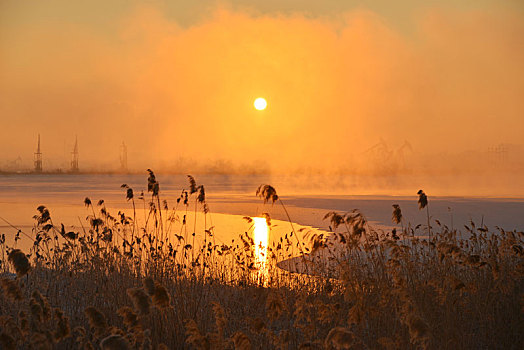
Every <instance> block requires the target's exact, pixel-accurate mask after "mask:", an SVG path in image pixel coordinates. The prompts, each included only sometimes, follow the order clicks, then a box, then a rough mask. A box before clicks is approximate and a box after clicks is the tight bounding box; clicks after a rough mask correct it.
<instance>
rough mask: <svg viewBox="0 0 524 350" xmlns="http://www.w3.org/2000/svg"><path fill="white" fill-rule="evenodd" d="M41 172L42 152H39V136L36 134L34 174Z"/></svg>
mask: <svg viewBox="0 0 524 350" xmlns="http://www.w3.org/2000/svg"><path fill="white" fill-rule="evenodd" d="M41 172H42V152H41V151H40V134H38V145H37V147H36V152H35V173H41Z"/></svg>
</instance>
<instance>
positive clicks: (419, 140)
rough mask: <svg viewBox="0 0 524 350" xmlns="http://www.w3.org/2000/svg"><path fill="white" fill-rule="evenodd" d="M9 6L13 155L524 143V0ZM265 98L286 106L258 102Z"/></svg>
mask: <svg viewBox="0 0 524 350" xmlns="http://www.w3.org/2000/svg"><path fill="white" fill-rule="evenodd" d="M392 3H393V2H391V1H334V0H330V1H298V0H296V1H249V2H248V1H238V0H237V1H224V2H214V1H195V2H189V1H147V2H140V3H139V2H133V1H124V0H118V1H117V0H114V1H98V0H96V1H78V2H76V1H66V0H60V1H56V0H53V1H41V2H29V1H10V0H9V1H8V0H0V120H1V128H0V159H2V160H6V159H7V160H8V159H13V158H16V157H17V156H18V155H20V156H21V158H22V159H24V160H26V161H30V160H31V159H32V152H33V151H34V147H35V142H36V135H37V134H38V133H40V134H41V135H42V147H43V150H44V154H45V156H46V157H47V158H46V159H47V161H48V162H49V164H52V165H53V166H56V167H58V166H62V164H64V162H67V161H68V159H69V152H70V150H71V148H72V144H73V142H74V138H75V135H77V136H78V139H79V145H80V152H81V161H82V162H83V164H91V165H92V166H95V165H97V164H98V166H99V165H100V164H112V163H113V162H118V147H119V145H120V144H121V142H122V141H125V142H126V144H127V145H128V147H129V156H130V164H132V165H133V166H136V167H153V166H166V167H169V165H170V164H173V162H174V161H175V160H176V159H177V158H179V157H185V158H189V159H195V160H198V161H207V160H209V159H217V158H219V159H224V160H230V161H232V162H248V161H250V160H262V159H265V160H266V161H267V162H268V163H271V164H274V165H275V167H286V166H289V165H291V166H303V165H311V164H314V165H315V166H322V167H332V166H336V165H337V164H340V163H341V162H346V161H348V162H349V161H352V160H355V159H358V158H362V154H363V152H364V151H365V150H366V149H368V148H369V147H371V146H373V145H374V144H376V143H377V142H379V140H384V141H385V142H386V143H387V144H389V145H391V146H392V147H398V146H400V145H401V144H402V143H403V142H404V140H408V141H409V142H410V143H411V145H412V146H413V148H414V149H415V150H417V152H422V153H428V154H434V153H439V152H440V153H442V152H462V151H465V150H475V151H479V150H480V151H482V150H485V149H487V148H488V147H490V146H492V145H497V144H499V143H508V144H516V145H522V144H523V143H524V142H523V141H522V137H523V135H524V98H523V96H524V63H523V62H524V41H523V40H522V38H524V11H523V7H522V5H520V2H518V1H506V2H495V1H465V2H461V5H460V6H457V5H454V3H455V2H454V1H444V2H442V1H438V2H437V1H429V2H424V6H421V5H418V3H419V2H415V1H398V2H395V6H392V5H391V4H392ZM259 96H262V97H265V98H266V99H267V101H268V108H267V109H266V110H265V111H256V110H255V109H254V108H253V101H254V99H255V98H256V97H259Z"/></svg>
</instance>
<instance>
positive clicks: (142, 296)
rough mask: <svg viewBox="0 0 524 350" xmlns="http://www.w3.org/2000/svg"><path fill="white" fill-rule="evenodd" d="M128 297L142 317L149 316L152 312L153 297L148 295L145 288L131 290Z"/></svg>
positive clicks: (128, 291)
mask: <svg viewBox="0 0 524 350" xmlns="http://www.w3.org/2000/svg"><path fill="white" fill-rule="evenodd" d="M127 295H128V296H129V298H130V299H131V301H132V302H133V306H134V308H135V311H137V312H138V313H139V314H140V315H149V312H150V311H151V297H150V296H149V295H147V293H146V292H145V291H144V289H143V288H130V289H128V290H127Z"/></svg>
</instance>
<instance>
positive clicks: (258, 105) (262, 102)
mask: <svg viewBox="0 0 524 350" xmlns="http://www.w3.org/2000/svg"><path fill="white" fill-rule="evenodd" d="M254 105H255V109H256V110H258V111H263V110H264V109H266V107H267V101H266V99H265V98H263V97H259V98H257V99H256V100H255V103H254Z"/></svg>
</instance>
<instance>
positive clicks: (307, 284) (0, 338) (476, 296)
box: [0, 171, 524, 349]
mask: <svg viewBox="0 0 524 350" xmlns="http://www.w3.org/2000/svg"><path fill="white" fill-rule="evenodd" d="M189 179H190V182H189V189H188V190H183V191H182V192H181V195H180V197H179V198H178V199H177V200H176V204H175V206H174V207H169V206H168V203H167V202H166V201H162V200H161V199H160V187H159V184H158V182H157V181H156V178H155V175H154V173H153V172H152V171H149V178H148V193H146V195H144V194H141V195H140V196H138V197H137V200H138V201H139V203H140V202H142V203H143V205H144V207H145V208H147V210H145V211H144V212H145V213H146V217H145V218H144V225H142V226H141V227H139V225H138V223H137V221H138V220H137V218H136V215H137V214H136V203H135V195H134V192H133V189H131V188H129V186H127V185H123V186H122V187H123V189H124V190H125V193H126V196H127V199H128V201H129V202H130V206H132V209H133V213H134V215H133V216H131V217H129V216H126V215H125V214H124V213H119V214H118V215H117V216H116V217H113V216H112V215H111V214H110V213H109V212H108V211H107V209H106V208H105V206H104V203H103V201H100V202H98V204H97V205H96V206H95V205H93V204H92V202H91V201H90V200H89V199H88V198H86V201H85V204H86V206H87V208H88V210H89V211H90V215H89V216H88V225H86V227H85V228H83V229H82V230H79V231H78V232H76V231H71V232H66V230H65V228H64V226H63V225H56V224H55V223H53V221H52V219H51V216H50V213H49V211H48V209H47V208H45V207H43V206H41V207H39V208H38V215H36V216H35V220H36V224H35V227H34V230H33V235H28V236H30V238H31V239H32V240H33V241H34V245H33V248H32V249H31V251H30V252H29V253H28V254H27V255H26V254H24V253H23V252H22V251H20V250H18V249H16V247H6V246H5V239H4V240H2V242H1V243H2V247H1V249H2V254H3V256H2V266H1V267H2V269H3V277H2V279H1V289H2V292H0V347H1V348H3V349H23V348H24V349H25V348H35V349H69V348H79V349H175V348H180V349H182V348H188V349H190V348H193V349H260V348H263V349H268V348H278V349H420V348H422V349H483V348H489V349H519V348H521V346H522V344H524V249H523V247H524V234H523V233H522V232H515V231H513V232H508V231H504V230H502V229H499V230H498V231H496V232H490V231H489V230H488V229H487V228H486V227H484V226H481V227H477V226H475V225H474V224H473V223H471V224H470V225H468V226H465V231H463V232H459V231H457V230H455V229H450V228H448V227H447V226H445V225H441V224H440V223H439V222H438V221H437V220H433V225H434V227H430V226H429V225H431V218H430V215H429V210H428V207H427V206H428V199H427V197H426V194H425V193H424V192H423V191H419V204H420V208H421V209H426V210H427V225H425V226H422V227H421V226H416V227H411V226H410V225H409V224H407V223H404V222H403V219H402V212H401V208H400V207H399V206H398V205H393V222H394V223H395V224H397V229H395V230H393V231H392V232H377V231H375V230H374V229H373V228H372V227H370V226H369V224H368V222H367V220H366V219H365V217H364V216H363V215H362V214H361V213H360V212H358V211H356V210H355V211H353V212H350V213H346V214H341V213H335V212H331V213H328V214H327V215H326V219H329V220H330V222H331V227H332V229H333V233H332V234H331V235H330V237H325V236H322V235H309V236H307V235H304V237H299V235H301V234H302V233H301V232H295V231H294V228H293V227H292V226H291V230H290V233H289V235H286V238H285V239H284V240H282V242H281V244H278V245H277V246H275V247H271V248H270V249H269V250H268V253H267V255H268V262H267V274H265V275H264V276H261V273H260V269H259V268H258V265H257V263H256V257H255V256H254V253H253V251H254V249H253V248H254V247H253V240H252V238H251V237H250V235H249V234H247V235H243V236H242V237H241V239H240V240H239V242H240V243H239V244H238V245H237V244H235V243H233V244H231V245H221V246H219V245H216V244H214V237H213V232H212V228H210V227H208V228H206V230H205V232H195V231H194V230H193V229H194V228H195V227H196V223H191V222H186V215H187V213H188V211H191V210H193V211H195V212H196V211H202V212H203V213H204V217H205V215H206V214H207V213H208V210H209V209H208V207H207V205H206V201H205V190H204V186H198V185H197V184H196V182H195V180H194V179H193V178H192V177H189ZM257 194H258V195H259V196H261V197H262V198H263V199H264V201H270V202H275V201H280V204H282V206H283V207H284V205H283V203H282V201H281V199H279V197H278V196H277V194H276V191H275V189H274V188H273V187H271V186H269V185H264V186H261V187H260V188H259V190H258V191H257ZM146 197H147V198H146ZM95 207H97V208H98V209H97V210H95ZM284 209H285V207H284ZM195 218H196V216H195ZM268 221H269V218H268ZM424 232H426V233H427V237H428V238H420V234H422V233H424ZM20 233H21V234H23V232H20ZM20 233H19V234H20ZM462 237H464V238H462ZM306 240H307V241H306ZM198 242H200V244H199V243H198ZM290 249H291V250H295V251H296V252H307V253H308V254H305V258H303V261H302V262H303V264H304V265H305V266H307V268H308V269H309V271H310V272H311V273H310V274H309V275H299V274H293V273H290V272H287V271H284V270H281V269H279V268H277V267H276V263H277V262H278V261H281V260H282V259H285V258H286V257H287V256H288V255H289V254H290V253H289V251H290ZM319 251H322V252H323V253H324V254H325V255H326V254H327V257H328V259H325V260H324V261H322V262H320V261H319V262H316V261H315V259H314V258H313V257H315V256H316V254H317V253H318V252H319ZM4 254H7V255H6V256H4Z"/></svg>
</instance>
